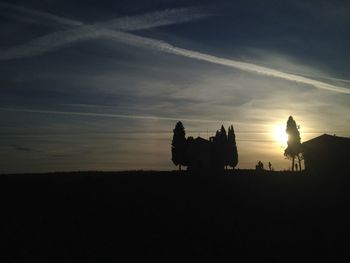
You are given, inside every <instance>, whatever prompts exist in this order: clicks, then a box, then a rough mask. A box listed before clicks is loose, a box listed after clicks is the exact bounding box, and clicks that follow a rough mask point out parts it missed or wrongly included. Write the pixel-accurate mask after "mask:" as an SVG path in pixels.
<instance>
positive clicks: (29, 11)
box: [0, 2, 84, 26]
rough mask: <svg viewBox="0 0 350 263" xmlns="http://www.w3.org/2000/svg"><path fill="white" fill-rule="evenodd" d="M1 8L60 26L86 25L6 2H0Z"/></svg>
mask: <svg viewBox="0 0 350 263" xmlns="http://www.w3.org/2000/svg"><path fill="white" fill-rule="evenodd" d="M0 8H4V9H9V10H11V11H15V12H19V13H23V14H26V15H30V16H35V17H39V18H43V19H46V20H48V21H50V22H53V23H56V24H59V25H66V26H82V25H83V24H84V23H83V22H80V21H76V20H72V19H69V18H65V17H61V16H56V15H54V14H50V13H47V12H43V11H38V10H35V9H32V8H28V7H23V6H18V5H13V4H9V3H5V2H0Z"/></svg>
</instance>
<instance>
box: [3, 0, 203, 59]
mask: <svg viewBox="0 0 350 263" xmlns="http://www.w3.org/2000/svg"><path fill="white" fill-rule="evenodd" d="M2 5H4V6H5V7H6V6H10V7H11V8H13V9H15V10H17V11H18V10H20V11H23V12H24V11H28V12H29V13H33V14H37V15H38V16H40V17H41V16H44V17H49V18H52V19H53V20H54V21H55V22H60V23H61V24H63V25H71V26H77V25H79V27H74V28H72V29H68V30H60V31H57V32H54V33H50V34H47V35H45V36H42V37H39V38H36V39H34V40H31V41H30V42H28V43H25V44H23V45H18V46H15V47H13V48H10V49H8V50H4V51H0V60H11V59H17V58H23V57H33V56H38V55H42V54H45V53H47V52H52V51H55V50H57V49H60V48H63V47H65V46H68V45H72V44H74V43H77V42H81V41H88V40H92V39H97V38H101V37H106V36H107V37H108V36H109V35H111V34H112V35H113V30H106V29H118V30H125V31H133V30H144V29H150V28H154V27H159V26H165V25H171V24H178V23H185V22H190V21H193V20H198V19H202V18H204V17H208V16H209V15H208V14H205V13H203V12H202V11H201V9H200V8H178V9H166V10H162V11H156V12H151V13H148V14H143V15H136V16H127V17H122V18H116V19H112V20H110V21H105V22H101V23H96V24H94V25H84V23H83V22H80V21H75V20H70V21H72V23H69V22H67V21H66V19H65V18H62V19H59V18H60V17H57V16H55V15H52V14H50V13H46V12H42V11H35V10H32V9H28V8H24V7H17V6H14V5H9V4H1V3H0V7H1V6H2ZM34 11H35V12H34ZM116 34H117V32H116Z"/></svg>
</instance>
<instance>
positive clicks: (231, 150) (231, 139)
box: [227, 125, 238, 169]
mask: <svg viewBox="0 0 350 263" xmlns="http://www.w3.org/2000/svg"><path fill="white" fill-rule="evenodd" d="M227 137H228V138H227V144H228V152H227V155H228V165H229V166H231V167H232V168H233V169H234V168H235V167H236V165H237V164H238V151H237V145H236V135H235V131H234V129H233V125H231V126H230V127H229V128H228V136H227Z"/></svg>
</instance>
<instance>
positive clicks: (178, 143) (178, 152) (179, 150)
mask: <svg viewBox="0 0 350 263" xmlns="http://www.w3.org/2000/svg"><path fill="white" fill-rule="evenodd" d="M173 132H174V135H173V141H172V143H171V156H172V158H171V160H172V161H173V163H174V164H175V165H178V166H179V170H180V171H181V165H187V156H186V146H187V141H186V138H185V135H186V133H185V128H184V126H183V125H182V122H181V121H179V122H178V123H176V126H175V129H174V130H173Z"/></svg>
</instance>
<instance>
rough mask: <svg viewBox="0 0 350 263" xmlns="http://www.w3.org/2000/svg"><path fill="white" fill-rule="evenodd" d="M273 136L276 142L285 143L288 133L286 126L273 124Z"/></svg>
mask: <svg viewBox="0 0 350 263" xmlns="http://www.w3.org/2000/svg"><path fill="white" fill-rule="evenodd" d="M274 138H275V140H276V141H277V142H278V143H280V144H282V145H286V144H287V140H288V135H287V133H286V128H285V126H284V125H281V124H279V125H277V126H275V132H274Z"/></svg>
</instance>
